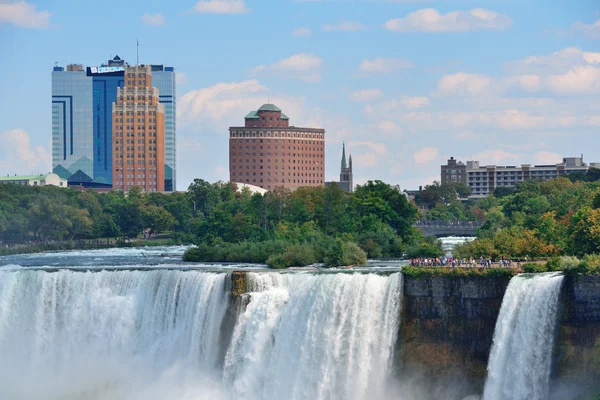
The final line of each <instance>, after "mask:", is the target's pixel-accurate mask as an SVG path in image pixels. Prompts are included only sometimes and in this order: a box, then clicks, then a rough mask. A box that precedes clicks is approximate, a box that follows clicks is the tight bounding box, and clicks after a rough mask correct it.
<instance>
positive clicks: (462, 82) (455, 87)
mask: <svg viewBox="0 0 600 400" xmlns="http://www.w3.org/2000/svg"><path fill="white" fill-rule="evenodd" d="M494 86H495V85H494V84H493V80H492V78H490V77H488V76H485V75H482V74H469V73H466V72H458V73H456V74H449V75H444V76H443V77H442V78H441V79H440V81H439V82H438V90H439V91H440V93H443V94H455V95H481V94H488V93H491V92H492V91H493V90H495V89H496V88H495V87H494Z"/></svg>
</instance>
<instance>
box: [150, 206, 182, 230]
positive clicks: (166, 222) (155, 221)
mask: <svg viewBox="0 0 600 400" xmlns="http://www.w3.org/2000/svg"><path fill="white" fill-rule="evenodd" d="M142 216H143V219H144V223H145V224H144V227H145V228H149V229H150V233H152V234H156V233H161V232H165V231H168V230H169V229H171V228H172V227H173V226H174V225H175V224H176V223H177V221H176V220H175V217H173V215H171V213H170V212H168V211H167V210H165V209H164V208H162V207H158V206H147V207H144V208H143V209H142Z"/></svg>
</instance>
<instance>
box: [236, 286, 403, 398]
mask: <svg viewBox="0 0 600 400" xmlns="http://www.w3.org/2000/svg"><path fill="white" fill-rule="evenodd" d="M249 279H250V282H251V284H250V285H251V287H257V288H260V289H262V290H263V291H262V292H257V293H252V294H250V296H251V300H250V303H249V305H248V307H247V309H246V311H245V313H244V314H243V315H242V316H240V318H239V321H238V324H237V326H236V327H235V331H234V333H233V339H232V344H231V347H230V349H229V351H228V353H227V357H226V360H225V381H226V382H227V383H228V384H230V385H231V386H232V387H233V389H234V391H235V392H236V394H237V395H239V396H241V397H242V398H245V399H267V400H271V399H273V400H275V399H299V400H304V399H306V400H308V399H311V400H313V399H314V400H318V399H348V400H354V399H356V400H358V399H373V398H381V396H382V395H383V393H384V391H385V382H386V378H388V375H389V373H390V366H391V359H392V355H393V350H394V344H395V341H396V336H397V331H398V324H399V318H400V302H401V298H402V276H401V274H393V275H391V276H389V277H386V276H379V275H373V274H325V275H311V274H296V275H280V274H249Z"/></svg>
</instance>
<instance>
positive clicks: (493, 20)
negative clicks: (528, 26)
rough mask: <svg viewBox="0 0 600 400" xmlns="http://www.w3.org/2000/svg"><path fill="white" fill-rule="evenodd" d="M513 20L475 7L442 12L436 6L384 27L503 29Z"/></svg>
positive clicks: (399, 29) (409, 29) (410, 29)
mask: <svg viewBox="0 0 600 400" xmlns="http://www.w3.org/2000/svg"><path fill="white" fill-rule="evenodd" d="M511 25H512V21H511V19H510V17H508V15H505V14H499V13H497V12H494V11H489V10H484V9H482V8H475V9H473V10H471V11H469V12H466V11H450V12H449V13H447V14H440V13H439V12H438V11H437V10H436V9H434V8H426V9H422V10H417V11H414V12H412V13H410V14H408V15H407V16H406V17H404V18H396V19H391V20H389V21H387V22H386V23H385V24H384V25H383V27H384V28H385V29H387V30H389V31H392V32H429V33H438V32H468V31H474V30H479V29H496V30H503V29H506V28H509V27H510V26H511Z"/></svg>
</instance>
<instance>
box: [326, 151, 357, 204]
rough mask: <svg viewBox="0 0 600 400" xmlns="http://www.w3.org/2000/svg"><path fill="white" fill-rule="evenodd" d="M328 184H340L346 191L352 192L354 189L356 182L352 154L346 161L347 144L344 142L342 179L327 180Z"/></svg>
mask: <svg viewBox="0 0 600 400" xmlns="http://www.w3.org/2000/svg"><path fill="white" fill-rule="evenodd" d="M325 185H326V186H331V185H338V186H339V187H340V188H342V190H343V191H344V192H346V193H352V192H353V191H354V183H353V177H352V154H350V158H349V159H348V162H347V163H346V144H345V143H344V144H342V162H341V169H340V180H339V181H337V182H336V181H332V182H325Z"/></svg>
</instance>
